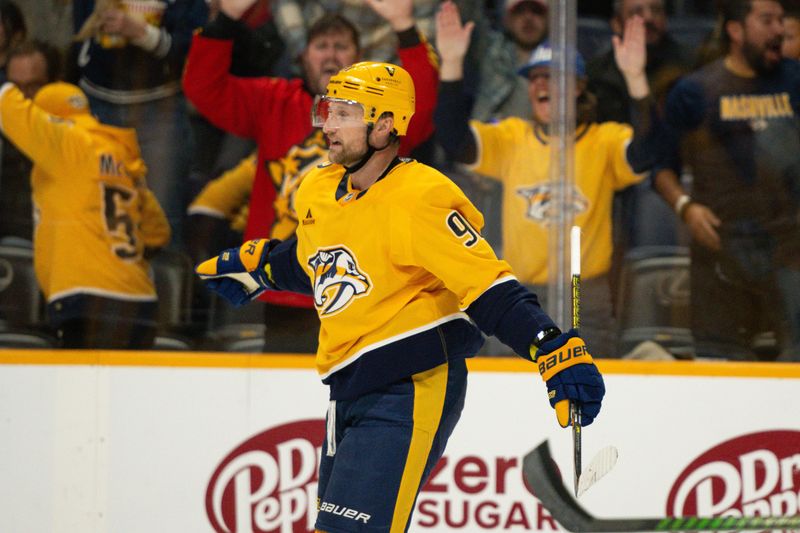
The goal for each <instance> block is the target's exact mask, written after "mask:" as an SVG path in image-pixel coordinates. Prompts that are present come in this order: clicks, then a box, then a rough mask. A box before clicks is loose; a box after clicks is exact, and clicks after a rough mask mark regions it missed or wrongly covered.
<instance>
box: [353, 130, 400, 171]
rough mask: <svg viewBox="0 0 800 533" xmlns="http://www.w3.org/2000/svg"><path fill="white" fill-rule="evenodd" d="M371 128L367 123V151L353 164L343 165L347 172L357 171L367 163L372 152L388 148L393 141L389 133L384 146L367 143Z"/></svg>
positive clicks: (392, 136)
mask: <svg viewBox="0 0 800 533" xmlns="http://www.w3.org/2000/svg"><path fill="white" fill-rule="evenodd" d="M372 128H373V125H372V124H367V151H366V152H365V153H364V156H363V157H362V158H361V159H359V160H358V162H357V163H356V164H355V165H351V166H349V167H344V168H345V170H347V173H348V174H352V173H354V172H358V171H359V170H360V169H361V167H363V166H364V165H366V164H367V161H369V159H370V158H371V157H372V156H373V154H375V152H380V151H382V150H386V149H387V148H389V146H391V145H392V142H394V135H390V136H389V141H388V142H387V143H386V144H385V145H384V146H382V147H380V148H375V147H374V146H372V145H371V144H370V143H369V136H370V134H371V133H372Z"/></svg>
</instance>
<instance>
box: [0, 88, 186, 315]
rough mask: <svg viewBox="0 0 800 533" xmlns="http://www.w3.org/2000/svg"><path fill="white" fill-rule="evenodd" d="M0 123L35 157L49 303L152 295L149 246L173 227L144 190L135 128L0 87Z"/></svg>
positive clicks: (41, 275) (37, 237) (39, 253)
mask: <svg viewBox="0 0 800 533" xmlns="http://www.w3.org/2000/svg"><path fill="white" fill-rule="evenodd" d="M0 129H2V131H3V133H4V134H5V135H6V136H7V137H8V138H9V139H11V141H12V142H13V143H14V144H16V145H17V146H18V147H19V149H20V150H21V151H22V152H24V153H25V154H26V155H27V156H28V157H29V158H30V159H31V160H32V161H33V162H34V166H33V171H32V173H31V186H32V189H33V201H34V211H35V217H36V218H37V221H36V228H35V232H34V267H35V270H36V276H37V279H38V281H39V284H40V286H41V288H42V291H43V292H44V294H45V296H46V297H47V300H48V302H52V301H53V300H55V299H58V298H61V297H65V296H70V295H73V294H79V293H82V294H92V295H97V296H103V297H107V298H117V299H122V300H129V301H154V300H155V299H156V293H155V289H154V286H153V281H152V280H151V279H150V275H149V270H150V269H149V264H148V262H147V261H146V260H145V259H144V258H143V252H144V249H145V247H146V246H148V247H160V246H163V245H164V244H166V243H167V242H168V241H169V235H170V230H169V225H168V223H167V220H166V218H165V216H164V213H163V211H162V210H161V207H160V206H159V205H158V202H157V201H156V200H155V197H154V196H153V195H152V194H151V193H150V192H149V190H148V189H147V188H146V182H145V173H146V170H147V169H146V167H145V165H144V162H143V161H142V159H141V157H140V155H139V145H138V142H137V140H136V132H135V131H134V130H133V129H123V128H115V127H111V126H104V125H102V124H100V123H99V122H97V120H95V119H94V118H93V117H91V116H89V115H84V116H79V117H75V118H74V120H64V119H59V118H57V117H54V116H51V115H49V114H47V113H45V112H44V111H42V110H41V109H39V108H38V107H36V106H35V105H33V103H32V102H31V101H30V100H28V99H26V98H25V97H24V96H23V95H22V93H21V92H20V91H19V90H18V89H17V88H16V87H14V86H13V85H11V84H10V83H7V84H5V85H3V86H2V88H0Z"/></svg>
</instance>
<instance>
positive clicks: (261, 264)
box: [195, 239, 279, 306]
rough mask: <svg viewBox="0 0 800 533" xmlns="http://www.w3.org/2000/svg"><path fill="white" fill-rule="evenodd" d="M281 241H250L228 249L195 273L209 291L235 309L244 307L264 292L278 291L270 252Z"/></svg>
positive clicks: (198, 268)
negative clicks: (273, 277)
mask: <svg viewBox="0 0 800 533" xmlns="http://www.w3.org/2000/svg"><path fill="white" fill-rule="evenodd" d="M278 242H279V241H276V240H264V239H256V240H252V241H247V242H246V243H244V244H243V245H242V246H241V247H239V248H228V249H227V250H224V251H223V252H222V253H221V254H219V255H218V256H217V257H212V258H211V259H209V260H207V261H203V262H202V263H200V265H198V266H197V268H196V269H195V272H197V275H198V276H200V279H202V280H203V281H204V282H205V284H206V286H207V287H208V288H209V289H211V290H213V291H215V292H217V293H218V294H220V295H221V296H222V297H223V298H225V299H226V300H228V301H229V302H230V303H232V304H233V305H235V306H240V305H244V304H245V303H247V302H249V301H250V300H252V299H253V298H256V297H257V296H258V295H259V294H261V293H263V292H264V291H266V290H269V289H275V288H276V287H275V283H274V282H273V281H272V279H271V275H270V266H269V261H268V259H269V252H270V250H271V249H272V248H273V247H274V246H275V245H276V244H277V243H278Z"/></svg>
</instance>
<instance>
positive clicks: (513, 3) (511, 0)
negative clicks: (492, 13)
mask: <svg viewBox="0 0 800 533" xmlns="http://www.w3.org/2000/svg"><path fill="white" fill-rule="evenodd" d="M523 2H530V3H531V4H536V5H538V6H539V8H540V9H541V10H542V12H543V13H546V12H547V1H546V0H506V4H505V10H506V13H508V12H509V11H511V10H512V9H514V8H515V7H517V6H518V5H520V4H522V3H523Z"/></svg>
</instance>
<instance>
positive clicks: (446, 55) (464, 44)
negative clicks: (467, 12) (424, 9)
mask: <svg viewBox="0 0 800 533" xmlns="http://www.w3.org/2000/svg"><path fill="white" fill-rule="evenodd" d="M474 27H475V23H474V22H471V21H470V22H467V23H466V24H462V23H461V13H459V11H458V7H457V6H456V5H455V4H454V3H453V2H452V1H451V0H447V1H446V2H443V3H442V6H441V7H440V8H439V12H438V13H436V49H437V51H438V52H439V57H440V58H441V60H442V65H441V73H440V75H441V79H442V81H448V80H455V79H461V78H462V77H463V62H464V57H465V56H466V55H467V50H468V49H469V41H470V37H471V35H472V29H473V28H474Z"/></svg>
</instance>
